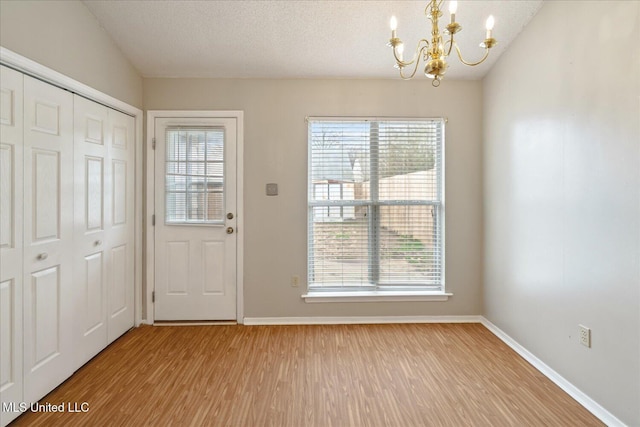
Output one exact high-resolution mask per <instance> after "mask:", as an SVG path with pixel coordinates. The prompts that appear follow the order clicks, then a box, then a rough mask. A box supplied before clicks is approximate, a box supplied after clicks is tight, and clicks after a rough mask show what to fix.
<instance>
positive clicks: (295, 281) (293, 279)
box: [291, 276, 300, 288]
mask: <svg viewBox="0 0 640 427" xmlns="http://www.w3.org/2000/svg"><path fill="white" fill-rule="evenodd" d="M298 286H300V276H291V287H292V288H297V287H298Z"/></svg>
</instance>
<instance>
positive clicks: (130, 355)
mask: <svg viewBox="0 0 640 427" xmlns="http://www.w3.org/2000/svg"><path fill="white" fill-rule="evenodd" d="M45 402H47V403H51V404H56V405H59V404H60V403H64V404H65V405H67V404H68V403H71V405H72V407H73V405H74V404H77V405H81V404H82V403H83V402H87V404H88V412H86V413H30V412H27V413H25V414H23V415H22V416H21V417H19V418H18V419H17V420H16V421H14V423H13V424H12V426H14V427H18V426H57V425H60V426H76V425H90V426H111V425H113V426H147V425H148V426H169V425H193V426H242V427H245V426H246V427H254V426H255V427H258V426H291V427H303V426H319V427H325V426H326V427H330V426H338V427H341V426H398V427H409V426H562V427H565V426H600V425H603V424H602V423H601V422H600V421H599V420H598V419H596V418H595V417H594V416H593V415H592V414H590V413H589V412H588V411H587V410H586V409H584V408H583V407H582V406H580V405H579V404H578V403H577V402H576V401H575V400H573V399H572V398H571V397H569V396H568V395H567V394H566V393H564V392H563V391H562V390H561V389H560V388H558V387H557V386H556V385H554V384H553V383H552V382H551V381H549V380H548V379H547V378H545V377H544V376H543V375H542V374H541V373H540V372H538V371H537V370H536V369H534V368H533V367H532V366H531V365H529V364H528V363H527V362H526V361H524V360H523V359H522V358H521V357H520V356H518V355H517V354H516V353H515V352H514V351H512V350H511V349H510V348H508V347H507V346H506V345H505V344H504V343H502V342H501V341H500V340H499V339H498V338H497V337H495V336H494V335H493V334H492V333H491V332H489V331H488V330H487V329H486V328H485V327H483V326H482V325H480V324H398V325H321V326H317V325H314V326H240V325H228V326H180V327H169V326H168V327H152V326H143V327H140V328H137V329H134V330H132V331H130V332H129V333H127V334H126V335H124V336H123V337H122V338H120V339H119V340H117V341H116V342H115V343H114V344H112V345H111V346H110V347H108V348H107V349H106V350H104V351H103V352H102V353H101V354H99V355H98V356H97V357H96V358H95V359H93V360H92V361H90V362H89V363H88V364H87V365H85V366H84V367H83V368H81V369H80V370H79V371H78V372H76V374H75V375H74V376H73V377H71V378H70V379H69V380H67V381H66V382H65V383H64V384H62V385H61V386H60V387H58V388H57V389H55V390H54V391H53V392H51V393H50V394H49V395H47V396H46V397H45V398H44V399H43V400H42V401H41V403H45ZM86 408H87V407H86V406H85V409H86Z"/></svg>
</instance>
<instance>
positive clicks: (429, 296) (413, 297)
mask: <svg viewBox="0 0 640 427" xmlns="http://www.w3.org/2000/svg"><path fill="white" fill-rule="evenodd" d="M451 296H453V294H452V293H449V292H434V291H349V292H340V291H328V292H322V291H309V292H307V293H306V294H304V295H302V299H304V300H305V302H307V303H322V302H384V301H390V302H393V301H395V302H401V301H447V300H448V299H449V297H451Z"/></svg>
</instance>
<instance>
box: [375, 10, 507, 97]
mask: <svg viewBox="0 0 640 427" xmlns="http://www.w3.org/2000/svg"><path fill="white" fill-rule="evenodd" d="M443 2H444V0H431V1H430V3H429V4H428V5H427V7H426V8H425V10H424V13H425V15H427V18H428V19H430V20H431V42H429V40H427V39H426V38H425V39H421V40H420V41H418V46H417V47H416V52H415V54H414V55H413V58H412V59H411V60H410V61H405V60H404V58H403V53H404V44H403V43H402V40H400V38H398V37H397V35H396V30H397V28H398V21H397V19H396V17H395V16H392V17H391V22H390V25H391V39H390V40H389V43H388V46H390V47H392V48H393V56H394V58H395V60H396V65H395V67H396V68H398V69H399V70H400V77H402V78H403V79H404V80H409V79H411V78H413V76H415V74H416V71H417V69H418V64H419V63H420V59H421V58H422V60H423V61H424V62H425V67H424V74H425V75H426V76H427V77H429V78H431V79H433V81H432V82H431V84H432V85H433V86H435V87H438V86H440V81H441V80H442V78H443V77H444V74H445V73H446V71H447V67H448V64H447V60H446V58H447V57H448V56H449V54H450V53H451V51H452V50H453V48H454V47H455V49H456V52H457V53H458V58H460V62H462V63H463V64H465V65H469V66H471V67H474V66H476V65H478V64H481V63H483V62H484V60H485V59H487V57H488V56H489V50H490V49H491V48H492V47H493V46H495V45H496V43H497V42H496V40H495V39H494V38H493V37H491V32H492V30H493V24H494V19H493V15H491V16H489V18H487V22H486V29H487V33H486V37H485V39H484V41H483V42H482V43H481V44H480V47H482V48H484V49H485V52H484V56H483V57H482V59H480V60H479V61H478V62H468V61H465V60H464V58H462V53H461V52H460V48H459V47H458V44H457V43H456V41H455V38H454V35H455V34H456V33H458V32H460V30H462V26H460V24H458V23H457V22H456V10H457V8H458V2H457V1H450V2H449V13H450V14H451V22H450V23H449V24H447V27H446V29H445V30H444V31H443V32H442V34H441V33H440V29H439V28H438V19H440V17H442V10H441V9H440V8H441V6H442V3H443ZM443 35H444V36H449V39H448V40H446V41H444V42H443V39H444V37H443ZM411 65H413V71H411V74H409V75H406V74H405V68H406V67H409V66H411Z"/></svg>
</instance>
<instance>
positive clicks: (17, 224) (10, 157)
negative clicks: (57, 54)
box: [0, 67, 23, 425]
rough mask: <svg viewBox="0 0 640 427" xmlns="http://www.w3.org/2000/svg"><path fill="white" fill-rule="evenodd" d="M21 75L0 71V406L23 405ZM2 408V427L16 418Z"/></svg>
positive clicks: (3, 69)
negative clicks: (4, 404) (0, 404)
mask: <svg viewBox="0 0 640 427" xmlns="http://www.w3.org/2000/svg"><path fill="white" fill-rule="evenodd" d="M22 82H23V76H22V73H19V72H17V71H14V70H12V69H10V68H6V67H1V69H0V83H1V86H2V87H1V88H0V401H1V402H3V403H13V404H14V405H16V404H19V403H20V402H22V274H23V271H22V215H23V212H22V209H23V203H22V200H23V199H22V191H23V187H22V185H23V175H22V170H23V166H22V151H23V142H22V141H23V139H22V128H23V125H22V123H23V110H22V84H23V83H22ZM5 409H9V408H0V425H6V424H8V423H9V421H11V420H12V419H13V418H15V417H16V416H18V415H19V414H20V412H19V411H18V408H17V407H15V406H14V407H13V408H11V410H5Z"/></svg>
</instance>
